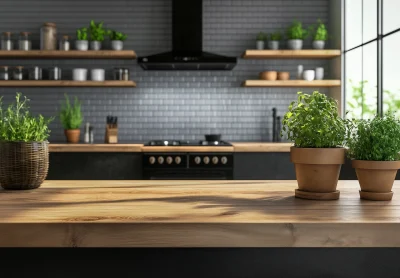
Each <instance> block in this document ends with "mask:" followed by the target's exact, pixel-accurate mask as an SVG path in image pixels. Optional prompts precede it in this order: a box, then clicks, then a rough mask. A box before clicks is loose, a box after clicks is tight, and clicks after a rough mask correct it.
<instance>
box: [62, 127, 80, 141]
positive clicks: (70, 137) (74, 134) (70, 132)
mask: <svg viewBox="0 0 400 278" xmlns="http://www.w3.org/2000/svg"><path fill="white" fill-rule="evenodd" d="M64 134H65V136H66V137H67V142H68V143H78V142H79V136H80V135H81V130H80V129H65V130H64Z"/></svg>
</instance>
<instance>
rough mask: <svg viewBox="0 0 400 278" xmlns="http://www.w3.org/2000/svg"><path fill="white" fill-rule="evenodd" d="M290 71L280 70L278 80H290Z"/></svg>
mask: <svg viewBox="0 0 400 278" xmlns="http://www.w3.org/2000/svg"><path fill="white" fill-rule="evenodd" d="M289 78H290V73H289V72H288V71H280V72H278V80H289Z"/></svg>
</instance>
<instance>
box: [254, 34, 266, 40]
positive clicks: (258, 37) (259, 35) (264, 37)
mask: <svg viewBox="0 0 400 278" xmlns="http://www.w3.org/2000/svg"><path fill="white" fill-rule="evenodd" d="M256 40H257V41H266V40H267V35H266V34H265V33H264V32H260V33H258V34H257V38H256Z"/></svg>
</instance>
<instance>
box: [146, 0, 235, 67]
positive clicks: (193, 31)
mask: <svg viewBox="0 0 400 278" xmlns="http://www.w3.org/2000/svg"><path fill="white" fill-rule="evenodd" d="M172 44H173V49H172V51H170V52H165V53H161V54H156V55H151V56H147V57H139V58H138V62H139V65H140V66H141V67H142V68H143V69H145V70H232V69H233V68H234V67H235V66H236V62H237V59H236V57H227V56H222V55H218V54H214V53H208V52H204V51H203V1H202V0H190V1H189V0H172Z"/></svg>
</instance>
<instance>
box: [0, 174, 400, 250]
mask: <svg viewBox="0 0 400 278" xmlns="http://www.w3.org/2000/svg"><path fill="white" fill-rule="evenodd" d="M296 187H297V184H296V181H46V182H45V183H44V184H43V186H42V187H41V188H39V189H37V190H31V191H5V190H0V199H1V202H0V234H1V236H0V246H69V247H73V246H78V247H88V246H93V247H94V246H122V247H123V246H125V247H128V246H132V247H134V246H140V247H183V246H185V247H228V246H231V247H271V246H274V247H400V237H399V236H398V235H399V233H400V198H399V194H400V182H398V181H396V182H395V187H394V192H395V194H394V197H393V200H392V201H388V202H374V201H365V200H360V198H359V194H358V189H359V186H358V182H357V181H340V182H339V186H338V189H339V190H340V191H341V197H340V199H339V200H335V201H316V200H303V199H297V198H295V197H294V189H295V188H296Z"/></svg>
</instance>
